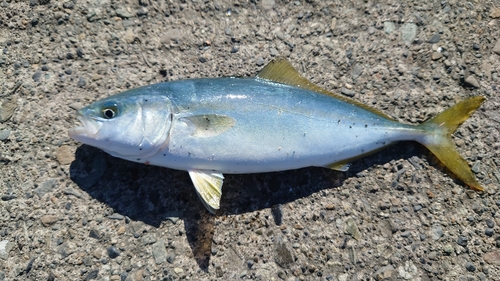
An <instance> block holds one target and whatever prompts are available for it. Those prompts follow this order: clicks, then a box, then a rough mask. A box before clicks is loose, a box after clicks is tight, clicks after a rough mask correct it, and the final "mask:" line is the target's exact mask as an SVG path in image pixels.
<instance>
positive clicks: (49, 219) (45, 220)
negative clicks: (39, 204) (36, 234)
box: [40, 215, 59, 226]
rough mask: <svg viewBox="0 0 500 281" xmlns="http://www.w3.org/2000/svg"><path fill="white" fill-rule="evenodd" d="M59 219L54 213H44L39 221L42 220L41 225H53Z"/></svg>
mask: <svg viewBox="0 0 500 281" xmlns="http://www.w3.org/2000/svg"><path fill="white" fill-rule="evenodd" d="M58 220H59V218H58V217H57V216H54V215H45V216H42V217H41V218H40V221H41V222H42V224H43V226H49V225H53V224H54V223H56V222H57V221H58Z"/></svg>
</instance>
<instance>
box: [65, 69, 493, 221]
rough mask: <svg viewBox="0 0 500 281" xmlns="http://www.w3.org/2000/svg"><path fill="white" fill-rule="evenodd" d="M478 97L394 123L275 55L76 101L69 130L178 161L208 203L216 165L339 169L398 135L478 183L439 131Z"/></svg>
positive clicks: (256, 169)
mask: <svg viewBox="0 0 500 281" xmlns="http://www.w3.org/2000/svg"><path fill="white" fill-rule="evenodd" d="M482 101H483V99H482V98H481V97H476V98H472V99H470V100H469V101H467V102H462V103H461V104H459V105H457V106H455V107H454V108H455V109H454V112H451V113H447V114H445V115H446V116H441V117H439V116H438V117H436V118H437V119H436V120H431V121H429V122H426V123H423V124H421V125H419V126H413V125H407V124H402V123H399V122H396V121H394V120H392V119H391V118H390V117H388V116H386V115H384V114H383V113H380V112H378V111H376V110H374V109H371V108H368V107H366V106H364V105H361V104H359V103H357V102H354V101H351V100H347V99H346V98H343V97H341V96H337V95H334V94H332V93H329V92H327V91H325V90H323V89H321V88H319V87H317V86H316V85H314V84H312V83H310V82H309V81H307V80H306V79H305V78H303V77H302V76H300V74H298V73H297V72H296V71H295V70H294V69H293V67H291V65H290V64H289V63H288V62H287V61H284V60H279V61H277V62H273V63H271V64H270V65H268V66H267V67H266V68H265V69H264V70H263V71H262V72H261V73H260V74H259V75H258V76H257V77H255V78H202V79H190V80H181V81H172V82H163V83H158V84H153V85H149V86H144V87H140V88H137V89H133V90H129V91H126V92H123V93H120V94H117V95H114V96H110V97H107V98H105V99H103V100H100V101H98V102H96V103H93V104H91V105H89V106H87V107H85V108H83V109H81V110H79V111H78V113H77V116H78V118H79V119H80V121H81V122H82V123H83V125H84V126H83V127H77V128H73V129H70V131H69V134H70V136H71V137H72V138H74V139H76V140H78V141H81V142H83V143H86V144H89V145H92V146H95V147H98V148H100V149H102V150H104V151H105V152H107V153H109V154H111V155H113V156H116V157H119V158H123V159H127V160H130V161H135V162H140V163H146V164H151V165H157V166H163V167H168V168H173V169H179V170H186V171H188V172H189V174H190V176H191V179H192V180H193V183H194V185H195V188H196V190H197V192H198V195H199V196H200V198H201V199H202V201H203V203H204V204H205V206H206V207H207V208H208V209H209V210H210V211H211V212H215V211H216V210H217V209H218V208H219V201H220V196H221V188H222V181H223V174H224V173H260V172H271V171H281V170H290V169H297V168H302V167H308V166H319V167H329V168H333V169H338V170H346V169H347V167H348V166H347V165H348V163H349V161H351V160H353V159H356V158H359V157H362V156H364V155H366V154H369V153H371V152H374V151H377V150H379V149H380V148H383V147H385V146H387V145H390V144H391V143H394V142H397V141H403V140H404V141H406V140H412V141H418V142H420V143H422V144H424V145H425V146H427V147H428V148H429V149H430V150H431V151H432V152H433V153H434V154H436V156H438V158H439V159H441V160H442V161H443V162H445V165H447V166H448V167H449V168H450V166H451V167H452V168H450V170H452V172H454V173H455V174H458V176H459V178H461V179H462V180H463V181H464V182H466V183H467V184H468V185H470V186H472V187H473V188H476V189H480V188H481V187H480V185H479V184H478V183H477V182H476V181H475V179H474V178H473V177H474V176H473V175H472V174H471V172H470V169H469V167H468V166H467V163H466V162H465V160H463V158H461V157H460V155H458V153H456V151H455V150H454V145H453V144H452V143H451V139H450V137H449V135H450V134H451V133H452V132H453V131H454V130H455V128H456V127H457V126H458V125H459V124H460V123H461V122H463V121H464V120H465V119H466V118H467V117H468V116H469V115H470V114H471V113H472V112H473V111H474V110H475V109H476V108H477V107H478V106H479V105H480V104H481V102H482ZM462 107H463V108H462ZM452 109H453V108H452ZM450 110H451V109H450ZM445 113H446V111H445ZM448 115H449V116H448ZM454 115H456V117H455V116H454ZM460 116H461V117H460ZM439 118H441V119H443V120H440V119H439ZM450 118H452V119H455V121H453V122H449V120H448V119H450ZM458 119H459V120H458ZM438 122H440V123H438ZM443 122H444V123H443ZM446 122H448V123H450V124H451V123H457V124H451V125H447V124H446ZM450 131H451V132H450ZM450 147H451V148H450ZM450 149H451V150H452V152H446V151H448V150H450ZM440 155H443V156H442V157H440ZM446 157H448V158H447V159H444V158H446ZM450 157H451V158H450ZM457 157H458V158H457ZM443 159H444V160H443ZM448 162H449V163H448ZM464 163H465V164H464ZM464 165H465V167H463V166H464ZM455 166H457V168H455V169H453V167H455ZM464 173H465V174H467V175H466V176H464V175H463V174H464ZM471 176H472V179H471Z"/></svg>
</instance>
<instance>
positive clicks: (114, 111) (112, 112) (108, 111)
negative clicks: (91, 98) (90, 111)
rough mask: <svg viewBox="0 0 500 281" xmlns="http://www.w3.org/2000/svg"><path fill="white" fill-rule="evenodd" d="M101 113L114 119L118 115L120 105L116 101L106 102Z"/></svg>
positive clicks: (107, 117) (104, 116) (106, 117)
mask: <svg viewBox="0 0 500 281" xmlns="http://www.w3.org/2000/svg"><path fill="white" fill-rule="evenodd" d="M101 115H102V117H103V118H105V119H112V118H115V117H116V116H117V115H118V105H117V104H116V103H110V104H105V105H104V106H103V108H102V111H101Z"/></svg>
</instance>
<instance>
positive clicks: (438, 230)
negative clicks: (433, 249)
mask: <svg viewBox="0 0 500 281" xmlns="http://www.w3.org/2000/svg"><path fill="white" fill-rule="evenodd" d="M431 232H432V239H434V240H439V238H441V237H442V236H443V235H444V232H443V227H442V226H441V225H439V224H438V225H434V226H433V227H432V229H431Z"/></svg>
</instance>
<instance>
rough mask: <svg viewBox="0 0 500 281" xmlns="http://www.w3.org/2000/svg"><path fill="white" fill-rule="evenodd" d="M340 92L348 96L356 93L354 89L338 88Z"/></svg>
mask: <svg viewBox="0 0 500 281" xmlns="http://www.w3.org/2000/svg"><path fill="white" fill-rule="evenodd" d="M340 93H341V94H343V95H346V96H348V97H354V96H355V95H356V92H355V91H353V90H349V89H346V88H342V89H340Z"/></svg>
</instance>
